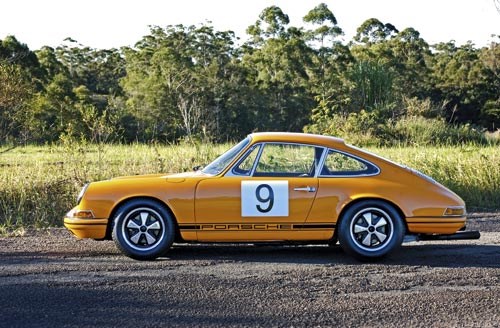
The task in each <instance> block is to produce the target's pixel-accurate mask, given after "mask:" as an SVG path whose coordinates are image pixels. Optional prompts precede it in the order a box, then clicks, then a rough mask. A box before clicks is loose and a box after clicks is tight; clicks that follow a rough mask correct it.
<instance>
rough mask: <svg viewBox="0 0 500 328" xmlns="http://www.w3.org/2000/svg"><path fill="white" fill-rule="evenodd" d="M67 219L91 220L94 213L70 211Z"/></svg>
mask: <svg viewBox="0 0 500 328" xmlns="http://www.w3.org/2000/svg"><path fill="white" fill-rule="evenodd" d="M67 217H70V218H75V219H93V218H95V216H94V213H93V212H92V211H91V210H71V211H69V212H68V214H67Z"/></svg>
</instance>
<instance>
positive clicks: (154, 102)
mask: <svg viewBox="0 0 500 328" xmlns="http://www.w3.org/2000/svg"><path fill="white" fill-rule="evenodd" d="M305 14H306V15H305V16H304V18H303V20H304V22H305V23H306V25H305V26H306V27H300V28H298V27H294V26H289V18H288V16H287V15H286V14H285V13H284V12H283V11H282V10H281V9H280V8H279V7H276V6H271V7H267V8H265V9H264V10H263V11H262V13H261V14H260V16H259V17H258V19H257V20H256V22H255V24H253V25H251V26H249V27H248V29H247V34H248V40H247V41H246V42H240V40H239V39H237V38H236V37H235V35H234V33H233V32H231V31H217V30H215V29H214V27H213V26H211V25H209V24H204V25H198V26H183V25H175V26H166V27H159V26H151V28H150V34H149V35H146V36H144V37H143V38H142V39H141V40H138V41H137V43H136V44H135V46H133V47H122V48H120V49H94V48H90V47H86V46H83V45H81V44H79V43H78V42H77V41H75V40H72V39H71V38H68V39H66V40H65V42H64V43H63V44H61V45H60V46H59V47H56V48H55V49H54V48H51V47H48V46H45V47H42V48H41V49H39V50H35V51H32V50H30V49H29V47H28V46H27V45H26V44H23V43H22V42H20V41H19V40H17V39H16V38H15V36H8V37H6V38H5V39H3V40H0V142H1V143H2V144H46V143H54V142H61V141H65V140H68V139H73V140H84V141H89V142H93V143H95V142H114V143H117V142H119V143H130V142H136V141H138V142H151V141H159V142H176V141H179V140H186V139H187V140H200V139H202V140H204V141H212V142H225V141H229V140H231V141H233V140H236V139H240V138H242V137H243V136H245V135H246V134H248V133H249V132H252V131H305V132H313V133H322V134H330V135H335V136H340V137H344V138H346V139H347V140H348V141H350V142H353V143H356V144H359V145H366V144H368V145H393V144H419V145H428V144H457V143H461V142H464V141H470V142H479V143H484V142H488V140H489V141H490V142H491V140H493V142H495V140H498V132H497V134H496V135H495V134H494V132H495V131H497V130H498V128H499V127H500V37H499V36H492V41H491V44H490V45H489V46H487V47H482V48H476V47H475V46H474V44H472V43H467V44H465V45H461V46H457V45H456V44H455V43H454V41H446V42H441V43H438V44H432V45H429V44H428V43H427V42H426V41H425V40H424V39H422V38H421V37H420V34H419V32H418V31H416V30H415V29H413V28H411V27H405V28H400V27H396V26H394V25H392V24H391V23H390V22H381V21H379V20H378V19H376V18H370V19H367V20H366V21H365V22H364V23H363V24H362V25H361V26H359V28H358V30H357V34H356V35H355V36H354V37H353V39H352V40H350V41H349V42H347V43H346V42H344V43H342V42H341V41H340V36H341V35H342V33H343V32H342V29H341V27H340V26H339V25H338V24H337V20H336V18H335V16H334V14H333V13H332V11H331V10H330V9H329V8H328V7H327V6H326V5H325V4H319V5H318V6H316V7H315V8H313V9H312V10H311V11H309V12H308V13H305ZM488 131H489V132H490V133H485V132H488Z"/></svg>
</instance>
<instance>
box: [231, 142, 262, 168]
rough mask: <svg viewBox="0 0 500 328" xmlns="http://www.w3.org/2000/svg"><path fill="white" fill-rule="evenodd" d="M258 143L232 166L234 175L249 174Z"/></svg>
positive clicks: (257, 151) (258, 146)
mask: <svg viewBox="0 0 500 328" xmlns="http://www.w3.org/2000/svg"><path fill="white" fill-rule="evenodd" d="M260 147H261V146H260V145H257V146H254V147H253V148H252V149H251V150H250V151H249V152H248V153H247V154H246V156H245V157H244V158H243V160H241V161H240V162H239V163H238V164H236V166H235V167H234V168H233V173H234V174H236V175H250V173H251V172H252V168H253V164H254V163H255V159H256V158H257V155H258V154H259V150H260Z"/></svg>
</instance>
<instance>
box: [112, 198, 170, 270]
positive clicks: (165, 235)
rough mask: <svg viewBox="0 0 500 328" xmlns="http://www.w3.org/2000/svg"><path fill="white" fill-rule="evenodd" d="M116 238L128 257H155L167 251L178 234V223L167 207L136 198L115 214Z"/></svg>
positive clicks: (117, 244)
mask: <svg viewBox="0 0 500 328" xmlns="http://www.w3.org/2000/svg"><path fill="white" fill-rule="evenodd" d="M113 220H114V221H113V222H114V226H113V240H114V241H115V244H116V246H117V247H118V248H119V249H120V250H121V251H122V252H123V253H124V254H125V255H127V256H129V257H131V258H133V259H136V260H154V259H156V258H157V257H159V256H161V255H162V254H163V253H165V252H166V251H167V250H168V249H169V248H170V246H171V245H172V243H173V241H174V237H175V225H174V221H173V219H172V216H171V215H170V213H169V212H168V211H167V210H166V209H165V207H164V206H162V205H160V204H158V203H156V202H154V201H151V200H147V199H136V200H132V201H129V202H127V203H125V204H124V205H122V206H120V208H119V209H118V210H117V211H116V215H115V216H114V219H113Z"/></svg>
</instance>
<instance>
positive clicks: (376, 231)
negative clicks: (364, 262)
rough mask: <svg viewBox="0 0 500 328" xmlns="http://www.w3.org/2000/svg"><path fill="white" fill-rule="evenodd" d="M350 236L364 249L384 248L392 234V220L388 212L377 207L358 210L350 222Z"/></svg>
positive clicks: (375, 249)
mask: <svg viewBox="0 0 500 328" xmlns="http://www.w3.org/2000/svg"><path fill="white" fill-rule="evenodd" d="M350 230H351V238H352V240H353V241H354V242H355V243H356V244H357V246H358V247H359V248H361V249H363V250H365V251H370V252H372V251H377V250H379V249H382V248H384V247H385V246H386V245H387V244H388V243H389V241H390V240H391V238H392V235H393V221H392V218H391V216H390V215H389V214H387V213H386V212H384V211H383V210H381V209H379V208H366V209H364V210H361V211H359V212H358V213H356V215H355V216H354V219H353V220H352V222H351V228H350Z"/></svg>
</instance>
